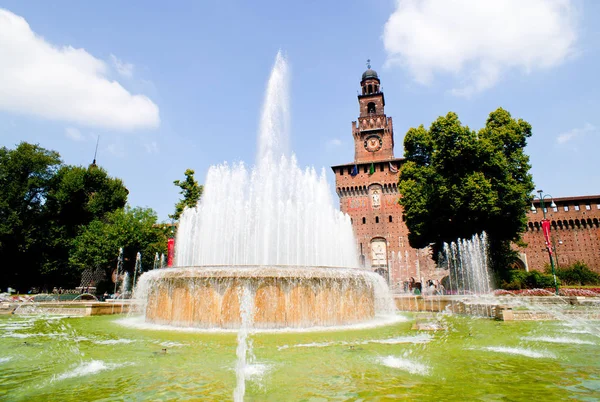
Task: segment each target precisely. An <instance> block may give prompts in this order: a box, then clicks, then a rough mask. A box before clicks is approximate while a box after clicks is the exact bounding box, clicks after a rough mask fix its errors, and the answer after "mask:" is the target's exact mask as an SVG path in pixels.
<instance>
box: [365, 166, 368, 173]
mask: <svg viewBox="0 0 600 402" xmlns="http://www.w3.org/2000/svg"><path fill="white" fill-rule="evenodd" d="M367 169H368V166H367V165H365V173H367Z"/></svg>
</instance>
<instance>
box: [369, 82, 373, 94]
mask: <svg viewBox="0 0 600 402" xmlns="http://www.w3.org/2000/svg"><path fill="white" fill-rule="evenodd" d="M368 92H369V93H370V94H371V93H373V85H371V84H369V90H368Z"/></svg>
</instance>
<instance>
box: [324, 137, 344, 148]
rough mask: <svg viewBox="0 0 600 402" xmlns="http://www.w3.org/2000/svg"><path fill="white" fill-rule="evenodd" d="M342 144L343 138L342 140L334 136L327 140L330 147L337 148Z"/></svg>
mask: <svg viewBox="0 0 600 402" xmlns="http://www.w3.org/2000/svg"><path fill="white" fill-rule="evenodd" d="M341 145H342V140H340V139H339V138H332V139H330V140H329V141H327V146H328V147H329V148H336V147H339V146H341Z"/></svg>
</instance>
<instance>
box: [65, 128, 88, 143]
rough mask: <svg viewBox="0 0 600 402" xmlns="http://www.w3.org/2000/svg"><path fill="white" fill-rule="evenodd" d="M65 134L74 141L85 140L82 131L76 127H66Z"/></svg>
mask: <svg viewBox="0 0 600 402" xmlns="http://www.w3.org/2000/svg"><path fill="white" fill-rule="evenodd" d="M65 135H66V136H67V137H68V138H70V139H72V140H74V141H83V140H84V138H83V135H82V134H81V131H79V130H78V129H76V128H75V127H67V128H66V129H65Z"/></svg>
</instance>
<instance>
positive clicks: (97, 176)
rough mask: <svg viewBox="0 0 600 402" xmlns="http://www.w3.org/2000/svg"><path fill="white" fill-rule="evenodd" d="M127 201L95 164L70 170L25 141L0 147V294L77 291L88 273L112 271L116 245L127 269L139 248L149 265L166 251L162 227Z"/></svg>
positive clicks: (113, 180)
mask: <svg viewBox="0 0 600 402" xmlns="http://www.w3.org/2000/svg"><path fill="white" fill-rule="evenodd" d="M127 196H128V191H127V188H126V187H125V185H124V184H123V182H122V181H121V180H120V179H118V178H113V177H110V176H109V175H108V173H107V172H106V171H105V170H104V169H102V168H99V167H97V166H95V165H90V166H89V167H87V168H86V167H83V166H71V165H65V164H63V163H62V161H61V159H60V155H59V154H58V153H57V152H55V151H50V150H47V149H44V148H42V147H40V146H39V145H34V144H28V143H25V142H23V143H21V144H19V145H18V146H17V147H16V148H15V149H7V148H5V147H3V148H0V289H2V290H5V289H6V288H7V287H9V286H10V287H13V288H17V289H19V290H21V291H25V290H27V289H28V288H30V287H40V288H41V289H43V288H44V287H46V288H47V289H52V287H53V286H62V287H64V288H69V287H71V288H72V287H75V286H78V285H79V283H80V278H81V271H82V270H84V269H86V268H98V267H100V268H104V269H105V270H106V271H107V273H109V272H110V268H111V267H112V266H113V265H114V264H112V260H113V259H114V260H116V258H117V255H118V252H119V247H124V248H125V252H126V258H127V259H128V260H127V261H129V262H128V264H130V265H131V264H133V263H134V262H135V254H136V253H137V252H138V251H140V252H142V253H143V254H144V255H143V258H144V262H145V266H146V267H150V266H151V263H152V260H153V258H154V253H155V252H165V249H166V236H165V234H164V233H165V230H164V229H163V228H157V227H156V222H157V217H156V213H155V212H154V211H152V210H151V209H140V208H129V207H126V204H127ZM126 268H128V265H127V264H126Z"/></svg>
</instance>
